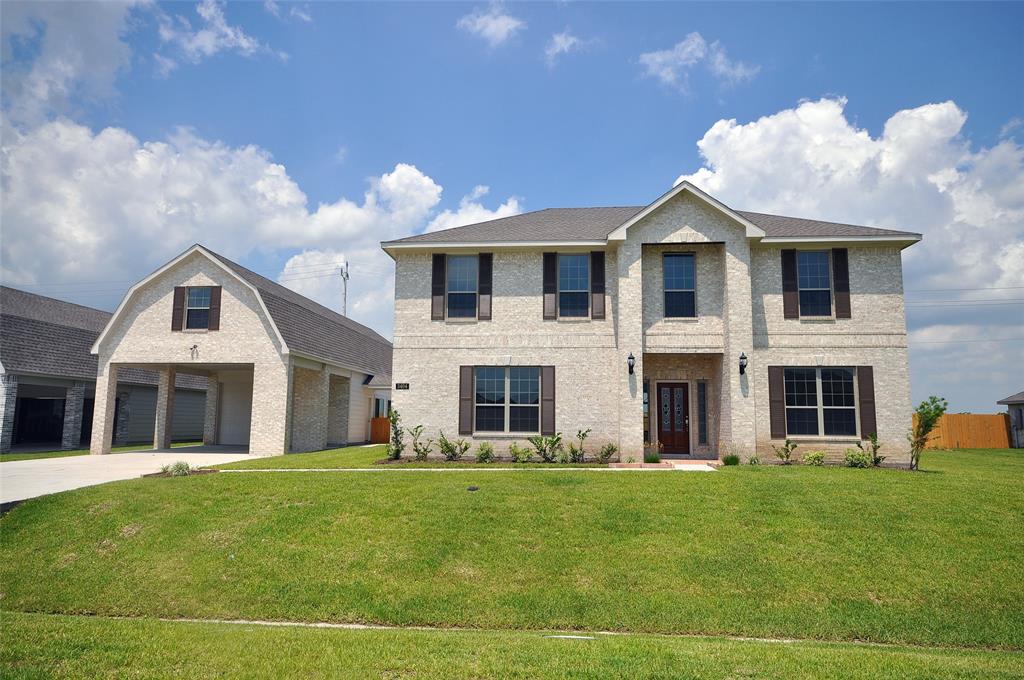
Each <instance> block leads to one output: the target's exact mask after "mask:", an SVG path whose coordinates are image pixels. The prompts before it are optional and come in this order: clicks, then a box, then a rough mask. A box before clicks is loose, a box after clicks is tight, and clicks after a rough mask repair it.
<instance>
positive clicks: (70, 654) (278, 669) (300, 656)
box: [0, 614, 1024, 680]
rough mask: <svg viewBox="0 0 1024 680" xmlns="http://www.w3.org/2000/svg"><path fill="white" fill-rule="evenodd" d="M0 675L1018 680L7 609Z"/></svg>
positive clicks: (972, 665) (508, 637) (511, 639)
mask: <svg viewBox="0 0 1024 680" xmlns="http://www.w3.org/2000/svg"><path fill="white" fill-rule="evenodd" d="M4 618H5V622H4V623H5V635H4V645H3V647H2V649H0V667H2V668H3V669H4V672H3V675H4V677H11V678H21V677H24V678H29V677H119V676H122V675H124V674H125V673H130V675H131V677H133V678H166V677H170V676H174V677H186V678H223V677H247V678H250V677H260V678H310V677H329V678H358V679H359V680H362V679H363V678H411V677H417V678H420V677H422V678H474V679H476V678H524V679H525V678H530V679H532V678H537V679H544V678H567V677H576V678H580V677H588V678H599V677H600V678H604V677H615V678H667V677H734V678H748V677H753V678H779V679H782V678H785V679H789V678H818V677H820V678H837V677H841V678H863V679H864V680H875V679H876V678H901V679H904V680H914V679H916V678H921V679H922V680H923V679H925V678H928V679H930V678H939V677H942V678H1018V677H1020V674H1021V672H1022V671H1024V660H1022V658H1021V655H1020V654H1017V653H1013V652H981V651H963V650H948V649H921V648H917V649H899V648H892V647H866V646H863V645H850V644H840V643H831V644H828V643H816V642H801V643H770V642H758V641H749V640H742V641H741V640H726V639H720V638H719V639H716V638H665V637H657V636H649V635H640V636H603V635H602V636H597V637H596V639H593V640H571V639H551V638H544V637H542V636H541V634H540V633H536V632H517V631H512V632H509V631H423V630H337V629H316V628H297V627H266V626H254V625H234V624H216V623H191V622H167V621H154V620H126V619H121V620H111V619H100V618H82V617H66V616H51V615H45V614H7V615H5V617H4Z"/></svg>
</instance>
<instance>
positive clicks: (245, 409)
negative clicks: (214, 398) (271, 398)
mask: <svg viewBox="0 0 1024 680" xmlns="http://www.w3.org/2000/svg"><path fill="white" fill-rule="evenodd" d="M220 381H221V383H220V418H219V421H220V424H219V427H220V432H219V433H218V436H217V441H218V443H220V444H224V445H228V446H248V445H249V423H250V421H251V420H252V373H249V372H238V373H228V372H226V371H225V372H222V373H221V374H220Z"/></svg>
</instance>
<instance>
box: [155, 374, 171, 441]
mask: <svg viewBox="0 0 1024 680" xmlns="http://www.w3.org/2000/svg"><path fill="white" fill-rule="evenodd" d="M159 376H160V382H159V384H158V385H157V388H156V424H155V427H154V428H153V448H154V449H169V448H171V429H172V427H173V425H174V383H175V378H176V377H177V372H176V371H175V370H174V368H173V367H171V366H168V367H167V368H163V369H161V370H160V371H159Z"/></svg>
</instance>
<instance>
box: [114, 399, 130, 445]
mask: <svg viewBox="0 0 1024 680" xmlns="http://www.w3.org/2000/svg"><path fill="white" fill-rule="evenodd" d="M131 394H132V393H131V392H123V391H122V392H118V393H117V401H116V404H117V408H116V409H114V410H115V411H117V420H116V421H115V422H114V446H121V445H124V444H127V443H128V421H129V420H130V419H131V417H132V397H131Z"/></svg>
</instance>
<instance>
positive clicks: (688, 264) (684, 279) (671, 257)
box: [662, 253, 697, 317]
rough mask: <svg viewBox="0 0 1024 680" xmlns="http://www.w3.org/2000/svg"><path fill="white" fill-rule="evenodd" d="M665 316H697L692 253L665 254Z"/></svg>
mask: <svg viewBox="0 0 1024 680" xmlns="http://www.w3.org/2000/svg"><path fill="white" fill-rule="evenodd" d="M662 270H663V274H664V281H665V316H667V317H695V316H697V292H696V273H695V269H694V256H693V254H692V253H665V256H664V257H663V258H662Z"/></svg>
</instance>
